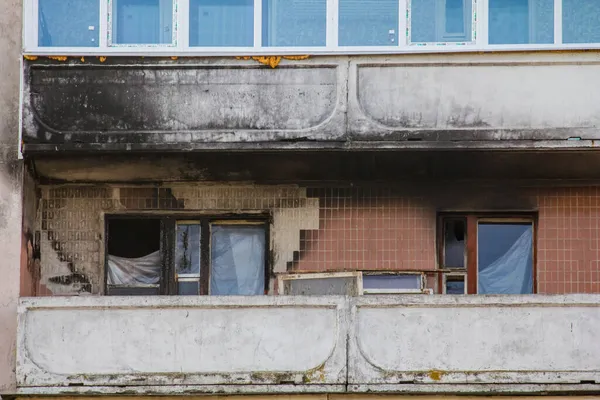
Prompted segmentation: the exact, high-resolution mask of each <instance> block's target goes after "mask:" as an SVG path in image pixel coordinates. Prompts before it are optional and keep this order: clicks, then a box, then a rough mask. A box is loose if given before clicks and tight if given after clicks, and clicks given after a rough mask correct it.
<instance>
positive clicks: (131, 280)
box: [106, 216, 268, 296]
mask: <svg viewBox="0 0 600 400" xmlns="http://www.w3.org/2000/svg"><path fill="white" fill-rule="evenodd" d="M106 231H107V232H106V237H107V251H108V254H107V256H106V271H107V273H106V293H107V294H116V295H143V294H146V295H151V294H170V295H219V296H231V295H239V296H253V295H262V294H265V292H266V290H267V289H268V288H267V278H268V273H267V265H268V263H267V257H266V254H267V246H268V242H267V225H266V222H265V221H264V220H261V219H256V218H251V219H245V220H240V219H232V218H227V219H220V218H218V217H213V218H211V217H201V218H199V219H196V220H190V219H178V218H175V217H147V218H146V217H137V218H136V217H129V216H109V217H108V220H107V225H106Z"/></svg>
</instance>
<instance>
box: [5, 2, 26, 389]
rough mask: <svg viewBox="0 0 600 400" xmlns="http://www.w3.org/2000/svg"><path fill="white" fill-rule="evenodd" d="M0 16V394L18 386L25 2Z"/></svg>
mask: <svg viewBox="0 0 600 400" xmlns="http://www.w3.org/2000/svg"><path fill="white" fill-rule="evenodd" d="M1 4H2V12H0V54H2V56H1V57H0V71H1V73H2V77H1V78H0V254H1V255H2V262H0V276H2V278H1V279H0V394H4V393H10V392H13V391H14V388H15V383H16V382H15V372H14V368H15V343H16V331H17V301H18V296H19V265H20V262H21V257H20V251H21V176H22V175H21V174H22V165H21V163H20V162H19V161H17V149H18V145H19V139H18V130H19V82H20V56H21V29H20V26H21V8H22V6H21V1H18V0H4V1H2V3H1Z"/></svg>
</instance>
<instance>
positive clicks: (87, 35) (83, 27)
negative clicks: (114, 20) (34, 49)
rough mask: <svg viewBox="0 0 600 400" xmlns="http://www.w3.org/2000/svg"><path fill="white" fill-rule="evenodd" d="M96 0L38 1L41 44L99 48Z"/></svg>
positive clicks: (98, 8)
mask: <svg viewBox="0 0 600 400" xmlns="http://www.w3.org/2000/svg"><path fill="white" fill-rule="evenodd" d="M99 23H100V7H99V3H98V0H39V2H38V45H39V46H40V47H67V46H68V47H98V45H99V42H98V32H99V27H98V24H99Z"/></svg>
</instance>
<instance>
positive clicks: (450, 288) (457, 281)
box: [445, 276, 465, 294]
mask: <svg viewBox="0 0 600 400" xmlns="http://www.w3.org/2000/svg"><path fill="white" fill-rule="evenodd" d="M445 293H446V294H465V278H464V277H463V276H446V292H445Z"/></svg>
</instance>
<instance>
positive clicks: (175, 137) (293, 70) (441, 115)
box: [23, 52, 600, 155]
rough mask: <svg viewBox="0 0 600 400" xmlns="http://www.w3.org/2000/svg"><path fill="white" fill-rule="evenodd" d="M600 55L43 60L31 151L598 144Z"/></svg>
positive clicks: (27, 125)
mask: <svg viewBox="0 0 600 400" xmlns="http://www.w3.org/2000/svg"><path fill="white" fill-rule="evenodd" d="M596 58H597V55H596V53H591V52H589V53H569V54H563V53H532V54H526V53H509V54H453V55H418V54H417V55H415V54H412V55H403V56H399V55H396V56H327V57H314V58H309V59H301V60H286V59H280V58H279V59H277V58H276V57H275V58H273V59H274V60H279V61H280V64H279V65H278V66H277V67H276V68H274V69H273V68H270V67H268V66H265V65H262V64H260V63H258V62H257V61H255V60H252V59H242V60H237V59H234V58H211V59H193V58H190V59H180V60H170V59H168V60H164V59H156V58H149V59H146V60H144V59H140V58H126V57H121V58H119V57H108V59H106V60H102V61H100V60H98V59H95V58H89V57H88V58H84V59H83V61H82V59H81V58H70V59H68V60H66V61H58V60H48V59H43V58H39V59H37V60H35V61H27V62H26V67H25V71H24V75H25V77H24V78H25V90H24V96H23V99H24V100H23V101H24V104H23V141H24V151H25V154H26V155H27V154H31V155H34V154H36V153H37V154H39V153H42V154H50V153H60V152H64V151H69V152H79V153H85V152H86V151H87V152H90V151H93V152H104V153H106V152H115V151H116V152H143V151H179V152H181V151H186V152H189V151H194V150H196V151H200V150H203V151H207V150H215V151H221V150H231V149H234V150H254V151H258V150H269V149H270V150H285V149H287V150H311V149H318V150H324V149H328V150H394V149H416V150H422V149H441V150H446V149H469V148H473V149H482V148H483V149H487V150H490V149H492V150H494V149H496V150H497V149H501V150H502V149H506V148H510V149H514V150H517V149H529V150H539V149H544V148H551V149H563V150H565V149H566V150H569V149H580V148H590V147H595V146H597V144H594V140H597V139H598V138H599V137H600V135H599V133H598V129H597V126H599V125H600V121H599V117H598V115H600V114H599V113H598V106H597V105H598V104H600V94H599V93H598V91H597V90H595V88H596V86H597V85H596V84H594V82H598V76H600V74H599V71H600V67H599V66H598V64H597V60H596ZM263 61H264V60H263ZM569 139H576V140H569Z"/></svg>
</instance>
